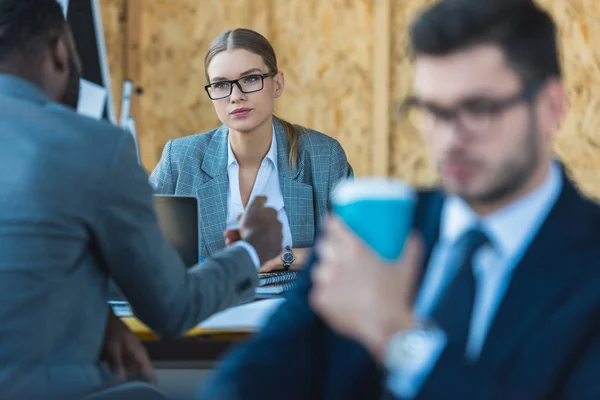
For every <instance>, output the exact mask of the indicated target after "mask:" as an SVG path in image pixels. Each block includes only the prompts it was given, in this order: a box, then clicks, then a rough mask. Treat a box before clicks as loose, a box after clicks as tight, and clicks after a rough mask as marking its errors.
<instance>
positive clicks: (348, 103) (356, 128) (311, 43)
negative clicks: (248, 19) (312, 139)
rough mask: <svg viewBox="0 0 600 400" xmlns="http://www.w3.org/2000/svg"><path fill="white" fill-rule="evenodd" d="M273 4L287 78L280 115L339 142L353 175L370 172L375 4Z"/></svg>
mask: <svg viewBox="0 0 600 400" xmlns="http://www.w3.org/2000/svg"><path fill="white" fill-rule="evenodd" d="M273 5H274V11H273V16H272V23H273V24H272V28H271V32H272V35H271V38H270V39H271V41H272V43H273V45H274V47H275V50H276V52H277V56H278V58H279V64H280V69H281V70H282V71H284V73H285V77H286V89H285V93H284V94H283V96H282V97H281V98H280V99H279V101H278V103H277V105H276V110H277V112H278V114H279V115H280V116H282V117H284V118H285V119H287V120H289V121H290V122H293V123H297V124H301V125H304V126H307V127H310V128H312V129H316V130H318V131H321V132H324V133H326V134H327V135H329V136H332V137H334V138H337V139H338V140H339V141H340V142H341V143H342V145H343V146H344V149H345V151H346V154H347V156H348V158H349V160H350V163H351V165H352V166H353V168H354V169H355V172H356V173H357V174H358V175H364V174H369V173H370V171H371V157H372V155H371V145H370V143H371V138H372V107H373V80H372V79H373V77H372V73H371V71H372V52H373V3H372V1H370V0H327V1H322V0H302V1H299V0H293V1H274V2H273ZM291 21H293V23H291Z"/></svg>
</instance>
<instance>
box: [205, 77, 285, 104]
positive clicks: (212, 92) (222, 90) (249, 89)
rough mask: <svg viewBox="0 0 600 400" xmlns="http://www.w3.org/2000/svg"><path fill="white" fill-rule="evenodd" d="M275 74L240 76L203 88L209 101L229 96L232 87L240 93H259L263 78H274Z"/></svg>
mask: <svg viewBox="0 0 600 400" xmlns="http://www.w3.org/2000/svg"><path fill="white" fill-rule="evenodd" d="M275 75H276V73H274V72H269V73H268V74H256V75H247V76H242V77H241V78H238V79H234V80H232V81H220V82H214V83H211V84H208V85H206V86H205V87H204V89H205V90H206V93H208V97H210V98H211V100H221V99H225V98H227V97H229V96H231V93H233V85H236V86H237V87H238V89H240V91H241V92H242V93H254V92H260V91H261V90H263V88H264V87H265V78H269V77H272V76H275Z"/></svg>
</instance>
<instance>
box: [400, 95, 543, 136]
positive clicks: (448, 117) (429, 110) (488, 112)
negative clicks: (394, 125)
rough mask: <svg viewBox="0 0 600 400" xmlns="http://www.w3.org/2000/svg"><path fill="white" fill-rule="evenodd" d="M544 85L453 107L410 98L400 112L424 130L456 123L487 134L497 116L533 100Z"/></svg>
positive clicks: (474, 131)
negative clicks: (507, 95) (504, 96)
mask: <svg viewBox="0 0 600 400" xmlns="http://www.w3.org/2000/svg"><path fill="white" fill-rule="evenodd" d="M541 88H542V85H538V84H534V85H529V86H528V87H526V88H525V89H524V90H522V91H521V92H519V93H517V94H516V95H513V96H510V97H507V98H504V99H492V98H484V97H477V98H471V99H467V100H465V101H462V102H461V103H459V104H458V105H457V106H456V107H452V108H450V107H441V106H438V105H436V104H432V103H429V102H425V101H421V100H419V99H417V98H416V97H410V98H408V99H407V100H406V101H405V102H404V103H403V105H402V107H401V112H402V113H404V114H407V115H408V118H409V120H410V121H411V123H412V124H413V125H414V126H415V127H417V128H419V129H421V130H422V131H424V132H432V131H433V130H435V129H436V128H437V127H439V126H440V124H442V123H444V124H447V123H452V122H455V123H457V124H459V125H460V127H461V128H463V129H465V130H466V131H467V132H469V133H474V134H478V133H485V131H486V130H489V129H490V128H491V127H492V126H493V123H494V121H495V120H496V118H497V117H498V116H499V115H501V114H502V113H503V112H505V111H506V110H508V109H509V108H511V107H514V106H516V105H518V104H519V103H521V102H526V103H531V102H532V101H533V100H534V99H535V98H536V97H537V95H538V93H539V92H540V90H541Z"/></svg>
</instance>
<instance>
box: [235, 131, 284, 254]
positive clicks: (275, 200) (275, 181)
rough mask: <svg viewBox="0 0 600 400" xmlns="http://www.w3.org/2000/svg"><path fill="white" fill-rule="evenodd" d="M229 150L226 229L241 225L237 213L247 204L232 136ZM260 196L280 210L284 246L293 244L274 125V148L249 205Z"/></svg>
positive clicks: (270, 150)
mask: <svg viewBox="0 0 600 400" xmlns="http://www.w3.org/2000/svg"><path fill="white" fill-rule="evenodd" d="M227 149H228V150H227V175H228V178H229V186H228V189H227V229H234V228H236V227H237V226H238V220H237V218H238V216H239V215H241V214H243V213H244V206H243V205H242V196H241V194H240V166H239V164H238V162H237V159H236V158H235V154H233V149H232V148H231V141H230V140H229V137H228V138H227ZM261 195H262V196H267V204H266V206H267V207H272V208H274V209H275V210H277V219H278V220H279V222H281V225H282V226H283V231H282V234H283V239H282V243H281V248H282V249H284V248H285V247H286V246H290V247H293V243H292V231H291V230H290V224H289V221H288V216H287V213H286V211H285V205H284V202H283V194H282V192H281V185H280V184H279V170H278V168H277V139H276V137H275V128H274V127H273V138H272V139H271V147H270V148H269V152H268V153H267V155H266V156H265V158H264V159H263V160H262V163H261V164H260V168H259V170H258V174H257V175H256V181H255V182H254V186H253V188H252V192H251V194H250V199H249V200H248V204H250V203H251V202H252V199H254V197H256V196H261ZM242 245H244V244H242ZM248 246H249V245H248ZM250 247H251V246H250ZM249 252H250V254H251V256H252V257H253V259H254V260H255V264H258V261H256V259H257V258H258V257H257V256H256V258H255V252H254V254H252V252H251V251H249Z"/></svg>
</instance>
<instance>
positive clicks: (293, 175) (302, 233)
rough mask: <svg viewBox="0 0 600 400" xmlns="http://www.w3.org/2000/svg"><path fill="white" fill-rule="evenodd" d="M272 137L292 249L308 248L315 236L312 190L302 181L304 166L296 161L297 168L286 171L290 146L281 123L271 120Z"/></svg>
mask: <svg viewBox="0 0 600 400" xmlns="http://www.w3.org/2000/svg"><path fill="white" fill-rule="evenodd" d="M273 126H274V127H275V137H276V138H277V169H278V173H279V185H280V186H281V193H282V196H283V203H284V205H285V211H286V214H287V217H288V221H289V224H290V231H291V232H292V241H293V245H294V247H310V246H312V245H313V241H314V233H315V210H314V201H313V189H312V186H311V185H307V184H305V183H303V182H302V178H303V176H304V163H303V160H302V159H301V157H299V158H298V165H297V167H296V169H294V170H293V171H292V170H291V169H290V164H289V160H288V156H289V154H290V144H289V139H288V135H287V132H286V131H285V129H284V127H283V125H282V124H281V122H279V121H278V120H277V119H276V118H274V119H273Z"/></svg>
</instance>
